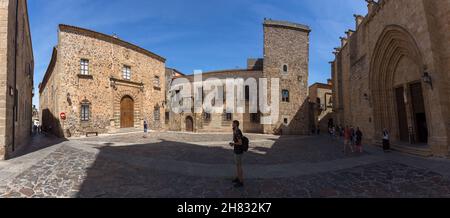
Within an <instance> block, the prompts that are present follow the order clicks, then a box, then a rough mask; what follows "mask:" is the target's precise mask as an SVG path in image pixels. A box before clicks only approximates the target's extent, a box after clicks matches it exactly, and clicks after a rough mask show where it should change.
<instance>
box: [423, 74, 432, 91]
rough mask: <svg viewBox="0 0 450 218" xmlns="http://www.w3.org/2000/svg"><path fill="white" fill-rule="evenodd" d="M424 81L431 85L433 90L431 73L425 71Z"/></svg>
mask: <svg viewBox="0 0 450 218" xmlns="http://www.w3.org/2000/svg"><path fill="white" fill-rule="evenodd" d="M422 81H423V82H424V83H426V84H428V85H430V87H431V89H433V78H431V76H430V73H428V71H426V70H425V72H424V73H423V76H422Z"/></svg>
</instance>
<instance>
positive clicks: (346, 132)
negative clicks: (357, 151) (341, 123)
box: [344, 126, 354, 154]
mask: <svg viewBox="0 0 450 218" xmlns="http://www.w3.org/2000/svg"><path fill="white" fill-rule="evenodd" d="M351 138H352V132H351V130H350V128H349V127H348V126H346V127H345V129H344V153H345V154H347V147H350V150H351V151H352V153H354V151H353V146H352V143H351Z"/></svg>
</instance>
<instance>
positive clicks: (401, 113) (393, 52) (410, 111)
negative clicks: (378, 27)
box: [370, 26, 428, 144]
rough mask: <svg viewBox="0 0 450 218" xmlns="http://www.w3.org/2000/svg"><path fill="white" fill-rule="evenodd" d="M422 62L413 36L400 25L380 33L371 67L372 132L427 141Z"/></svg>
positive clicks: (397, 139) (400, 138) (414, 141)
mask: <svg viewBox="0 0 450 218" xmlns="http://www.w3.org/2000/svg"><path fill="white" fill-rule="evenodd" d="M423 68H424V64H423V59H422V55H421V53H420V51H419V48H418V46H417V44H416V43H415V40H414V38H413V37H412V36H411V35H410V34H409V32H408V31H406V30H405V29H403V28H402V27H399V26H388V27H387V28H386V29H385V30H384V31H383V33H382V34H381V36H380V38H379V40H378V42H377V44H376V46H375V50H374V53H373V57H372V61H371V66H370V88H371V91H372V96H373V98H372V99H373V102H372V103H373V110H374V120H375V131H376V133H377V134H376V135H377V136H378V138H381V133H382V131H383V129H385V128H387V129H388V130H390V131H391V133H392V134H391V135H392V139H393V140H394V141H402V142H409V143H412V144H414V143H427V141H428V128H427V127H426V126H427V116H426V108H425V105H426V104H425V98H424V95H423V90H422V83H421V76H422V75H421V73H422V72H423V71H422V70H423Z"/></svg>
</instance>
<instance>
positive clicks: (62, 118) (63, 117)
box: [59, 112, 67, 120]
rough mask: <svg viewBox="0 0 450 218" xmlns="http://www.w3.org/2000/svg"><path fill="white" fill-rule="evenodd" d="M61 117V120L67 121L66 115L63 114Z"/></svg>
mask: <svg viewBox="0 0 450 218" xmlns="http://www.w3.org/2000/svg"><path fill="white" fill-rule="evenodd" d="M59 117H60V118H61V120H66V118H67V116H66V113H64V112H62V113H61V114H60V115H59Z"/></svg>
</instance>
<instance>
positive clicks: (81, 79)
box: [44, 28, 165, 137]
mask: <svg viewBox="0 0 450 218" xmlns="http://www.w3.org/2000/svg"><path fill="white" fill-rule="evenodd" d="M81 59H87V60H89V74H90V75H89V76H81V75H80V60H81ZM125 65H126V66H129V67H131V80H130V81H122V80H123V78H122V70H123V67H124V66H125ZM56 68H57V70H56V71H55V72H57V73H56V74H55V75H54V76H53V78H52V79H53V80H54V83H55V84H56V90H55V93H56V100H55V101H56V103H55V108H56V111H54V112H53V114H57V116H56V117H57V119H58V121H59V122H60V125H61V127H62V129H63V130H64V131H63V133H64V136H66V137H69V136H77V135H80V134H84V133H85V132H91V131H97V132H100V133H107V132H115V131H117V130H119V129H120V128H121V127H120V101H121V100H122V98H123V97H125V96H130V97H131V98H132V99H133V100H134V110H135V112H134V126H135V128H139V129H141V128H143V127H142V126H143V121H144V120H147V121H148V122H149V124H150V128H151V129H153V130H155V129H161V128H163V126H164V115H165V113H164V107H163V106H164V104H163V102H164V98H165V94H164V90H165V64H164V62H163V61H161V60H157V59H155V58H153V57H149V56H148V55H146V54H143V53H141V52H137V51H135V50H132V49H130V48H127V47H124V46H121V45H118V44H116V43H111V42H109V41H107V39H103V38H101V39H100V38H96V37H91V36H89V35H87V34H84V33H83V31H82V32H81V33H80V32H78V31H73V30H72V29H71V28H69V29H64V30H60V31H59V45H58V58H57V64H56ZM155 77H159V81H160V82H159V87H155V86H154V82H155ZM110 78H114V79H115V81H116V82H115V84H114V85H113V83H112V81H111V80H110ZM140 84H143V86H141V85H140ZM49 88H50V87H49V86H47V87H46V89H49ZM83 101H88V102H89V103H90V110H91V111H90V112H91V115H90V120H89V121H88V122H85V121H81V115H80V113H81V104H82V102H83ZM44 107H46V106H45V105H44ZM158 107H159V108H160V110H159V111H160V113H159V114H160V116H159V120H155V117H154V110H155V108H158ZM44 109H45V108H44ZM61 112H65V113H66V114H67V120H65V121H60V120H59V113H61Z"/></svg>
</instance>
